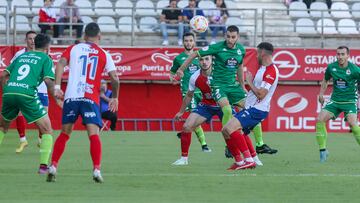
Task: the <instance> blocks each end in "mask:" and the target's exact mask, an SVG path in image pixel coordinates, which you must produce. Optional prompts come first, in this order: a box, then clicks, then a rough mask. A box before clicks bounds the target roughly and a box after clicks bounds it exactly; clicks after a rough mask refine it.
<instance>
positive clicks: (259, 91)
mask: <svg viewBox="0 0 360 203" xmlns="http://www.w3.org/2000/svg"><path fill="white" fill-rule="evenodd" d="M253 80H254V78H253V76H252V74H251V72H249V71H246V82H247V83H248V85H249V87H250V90H251V91H252V92H253V93H254V94H255V96H256V97H257V98H258V99H259V100H262V99H263V98H264V97H265V96H266V94H267V93H268V92H269V90H268V89H269V88H270V86H271V84H269V83H268V82H266V81H263V82H262V84H261V87H259V88H257V87H256V86H255V85H254V83H253Z"/></svg>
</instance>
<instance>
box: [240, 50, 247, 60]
mask: <svg viewBox="0 0 360 203" xmlns="http://www.w3.org/2000/svg"><path fill="white" fill-rule="evenodd" d="M241 55H242V57H241V61H240V64H243V63H244V59H245V55H246V49H245V48H244V47H241Z"/></svg>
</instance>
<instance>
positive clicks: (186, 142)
mask: <svg viewBox="0 0 360 203" xmlns="http://www.w3.org/2000/svg"><path fill="white" fill-rule="evenodd" d="M190 143H191V133H186V132H181V156H183V157H187V156H188V155H189V148H190Z"/></svg>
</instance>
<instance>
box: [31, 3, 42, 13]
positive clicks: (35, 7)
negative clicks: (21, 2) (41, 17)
mask: <svg viewBox="0 0 360 203" xmlns="http://www.w3.org/2000/svg"><path fill="white" fill-rule="evenodd" d="M43 5H44V0H34V1H33V2H32V4H31V11H32V13H33V14H34V15H38V14H39V10H40V8H41V7H43Z"/></svg>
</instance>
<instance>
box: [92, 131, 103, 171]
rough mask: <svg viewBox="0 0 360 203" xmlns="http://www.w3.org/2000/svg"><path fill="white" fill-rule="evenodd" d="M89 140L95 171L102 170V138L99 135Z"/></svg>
mask: <svg viewBox="0 0 360 203" xmlns="http://www.w3.org/2000/svg"><path fill="white" fill-rule="evenodd" d="M89 140H90V154H91V159H92V161H93V167H94V170H95V169H98V170H100V166H101V153H102V151H101V140H100V137H99V135H97V134H95V135H90V136H89Z"/></svg>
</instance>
